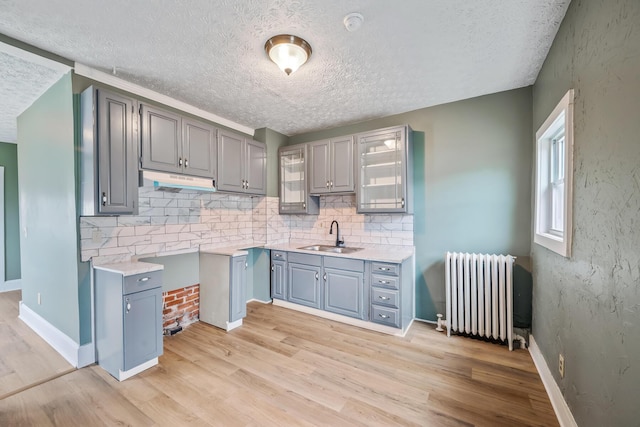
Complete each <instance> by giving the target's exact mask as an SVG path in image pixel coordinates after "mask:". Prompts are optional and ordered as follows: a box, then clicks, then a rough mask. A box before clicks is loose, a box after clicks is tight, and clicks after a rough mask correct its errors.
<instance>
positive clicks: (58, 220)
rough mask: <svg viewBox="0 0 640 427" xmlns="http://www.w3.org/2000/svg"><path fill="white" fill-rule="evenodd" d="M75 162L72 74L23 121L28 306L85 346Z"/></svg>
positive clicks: (22, 182)
mask: <svg viewBox="0 0 640 427" xmlns="http://www.w3.org/2000/svg"><path fill="white" fill-rule="evenodd" d="M74 160H75V155H74V122H73V97H72V93H71V74H70V73H69V74H67V75H65V76H63V77H62V78H61V79H60V80H59V81H58V82H57V83H55V84H54V85H53V86H52V87H51V88H49V89H48V90H47V92H45V93H44V94H43V95H42V96H41V97H40V98H39V99H38V100H37V101H36V102H34V103H33V105H31V106H30V107H29V108H28V109H27V110H26V111H25V112H24V113H22V114H21V115H20V116H19V117H18V177H19V180H20V226H21V230H22V233H21V234H20V253H21V262H22V301H23V303H24V304H25V305H27V306H28V307H29V308H30V309H32V310H33V311H35V312H36V313H37V314H39V315H40V316H41V317H43V318H44V319H45V320H46V321H48V322H49V323H50V324H51V325H53V326H54V327H56V328H57V329H58V330H60V331H61V332H63V333H64V334H66V335H67V336H69V337H70V338H71V339H73V340H74V341H76V342H78V343H81V340H80V319H79V311H80V310H79V305H82V304H81V303H80V301H79V289H78V275H79V271H78V238H77V224H76V222H77V216H76V203H75V194H76V193H75V162H74ZM38 293H40V294H41V296H42V303H41V304H40V305H39V304H38V300H37V294H38Z"/></svg>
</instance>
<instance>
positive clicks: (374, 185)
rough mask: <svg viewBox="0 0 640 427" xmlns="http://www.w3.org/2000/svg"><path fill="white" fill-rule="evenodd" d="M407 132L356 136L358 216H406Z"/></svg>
mask: <svg viewBox="0 0 640 427" xmlns="http://www.w3.org/2000/svg"><path fill="white" fill-rule="evenodd" d="M410 138H411V129H410V128H409V127H408V126H400V127H395V128H388V129H382V130H378V131H373V132H369V133H363V134H360V135H358V162H359V164H358V169H359V172H358V174H359V175H358V189H357V190H358V191H357V200H358V203H357V209H358V213H394V212H398V213H404V212H410V202H411V201H410V197H411V184H412V183H411V180H412V179H413V178H412V175H411V174H410V173H409V172H410V171H411V163H410V162H411V156H410V154H411V151H410V149H411V147H410Z"/></svg>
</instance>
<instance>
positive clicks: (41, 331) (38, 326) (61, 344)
mask: <svg viewBox="0 0 640 427" xmlns="http://www.w3.org/2000/svg"><path fill="white" fill-rule="evenodd" d="M18 317H19V318H20V320H22V321H23V322H24V323H25V324H26V325H27V326H28V327H30V328H31V329H32V330H33V331H34V332H35V333H36V334H38V335H40V337H41V338H42V339H43V340H45V341H46V342H47V344H49V345H50V346H51V347H53V349H54V350H55V351H57V352H58V353H60V355H61V356H62V357H64V358H65V359H66V360H67V362H69V363H70V364H71V365H73V367H74V368H82V367H83V366H87V365H90V364H91V363H94V362H95V352H94V351H93V343H90V344H85V345H82V346H81V345H79V344H78V343H76V342H75V341H74V340H72V339H71V338H69V337H68V336H67V335H65V334H64V333H62V332H60V330H59V329H58V328H56V327H55V326H53V325H52V324H51V323H49V322H47V321H46V320H45V319H44V318H42V317H41V316H40V315H39V314H38V313H36V312H35V311H33V310H31V309H30V308H29V307H27V306H26V305H25V304H24V303H23V302H22V301H20V315H19V316H18Z"/></svg>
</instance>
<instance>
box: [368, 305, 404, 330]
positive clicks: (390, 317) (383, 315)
mask: <svg viewBox="0 0 640 427" xmlns="http://www.w3.org/2000/svg"><path fill="white" fill-rule="evenodd" d="M399 320H400V316H399V311H398V309H396V308H387V307H380V306H377V305H372V306H371V321H372V322H376V323H381V324H383V325H388V326H393V327H396V328H398V327H400V324H399V323H398V321H399Z"/></svg>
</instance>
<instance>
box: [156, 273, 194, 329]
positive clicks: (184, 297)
mask: <svg viewBox="0 0 640 427" xmlns="http://www.w3.org/2000/svg"><path fill="white" fill-rule="evenodd" d="M199 318H200V285H199V284H198V285H193V286H188V287H186V288H179V289H174V290H173V291H169V292H163V293H162V327H163V328H164V329H166V328H173V327H174V326H178V325H180V326H182V327H183V328H184V327H185V326H188V325H190V324H192V323H193V322H196V321H198V319H199Z"/></svg>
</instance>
